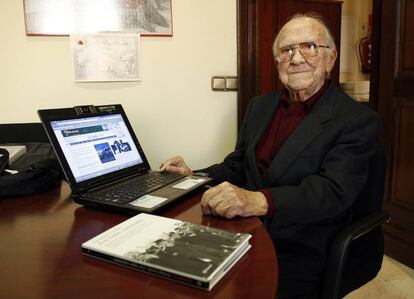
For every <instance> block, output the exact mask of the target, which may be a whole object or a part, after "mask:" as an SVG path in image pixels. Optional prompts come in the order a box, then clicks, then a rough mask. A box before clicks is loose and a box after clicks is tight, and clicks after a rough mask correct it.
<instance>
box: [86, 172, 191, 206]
mask: <svg viewBox="0 0 414 299" xmlns="http://www.w3.org/2000/svg"><path fill="white" fill-rule="evenodd" d="M183 177H185V175H182V174H178V173H171V172H150V173H148V174H145V175H141V176H137V177H134V178H131V179H129V180H127V181H125V182H122V183H118V184H116V185H113V186H109V187H107V188H105V189H102V190H97V191H94V192H93V193H89V194H87V195H86V197H87V198H89V199H94V200H99V201H106V202H114V203H118V204H124V203H128V202H130V201H131V200H134V199H137V198H139V197H141V196H143V195H145V194H147V193H149V192H152V191H154V190H156V189H159V188H161V187H163V186H165V185H168V184H169V183H172V182H174V181H177V180H179V179H181V178H183Z"/></svg>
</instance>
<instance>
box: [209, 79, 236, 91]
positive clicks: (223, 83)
mask: <svg viewBox="0 0 414 299" xmlns="http://www.w3.org/2000/svg"><path fill="white" fill-rule="evenodd" d="M211 89H212V90H216V91H234V90H237V89H238V81H237V77H236V76H213V77H211Z"/></svg>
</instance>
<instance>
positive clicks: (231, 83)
mask: <svg viewBox="0 0 414 299" xmlns="http://www.w3.org/2000/svg"><path fill="white" fill-rule="evenodd" d="M237 87H238V82H237V77H234V76H228V77H226V90H237Z"/></svg>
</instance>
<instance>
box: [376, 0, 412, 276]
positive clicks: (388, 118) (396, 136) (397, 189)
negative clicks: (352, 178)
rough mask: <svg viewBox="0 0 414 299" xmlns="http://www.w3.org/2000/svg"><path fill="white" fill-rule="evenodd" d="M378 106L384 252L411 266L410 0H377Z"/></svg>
mask: <svg viewBox="0 0 414 299" xmlns="http://www.w3.org/2000/svg"><path fill="white" fill-rule="evenodd" d="M381 21H382V22H381V42H380V64H379V73H378V82H379V85H378V112H379V113H380V114H381V116H382V118H383V132H382V136H381V137H382V140H383V142H384V143H385V144H386V146H387V154H388V155H387V156H388V177H387V185H386V195H385V209H386V210H387V211H388V212H389V213H390V215H391V223H389V224H388V225H386V226H385V227H384V231H385V251H386V254H387V255H389V256H391V257H393V258H395V259H397V260H399V261H401V262H403V263H404V264H406V265H408V266H410V267H412V268H414V183H413V179H414V55H413V50H414V31H413V30H412V29H413V28H414V1H413V0H397V1H386V0H383V1H382V13H381Z"/></svg>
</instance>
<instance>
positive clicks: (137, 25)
mask: <svg viewBox="0 0 414 299" xmlns="http://www.w3.org/2000/svg"><path fill="white" fill-rule="evenodd" d="M23 1H24V12H25V21H26V34H27V35H69V34H71V33H98V32H125V33H140V34H141V35H160V36H172V34H173V32H172V30H173V29H172V12H171V0H23Z"/></svg>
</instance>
